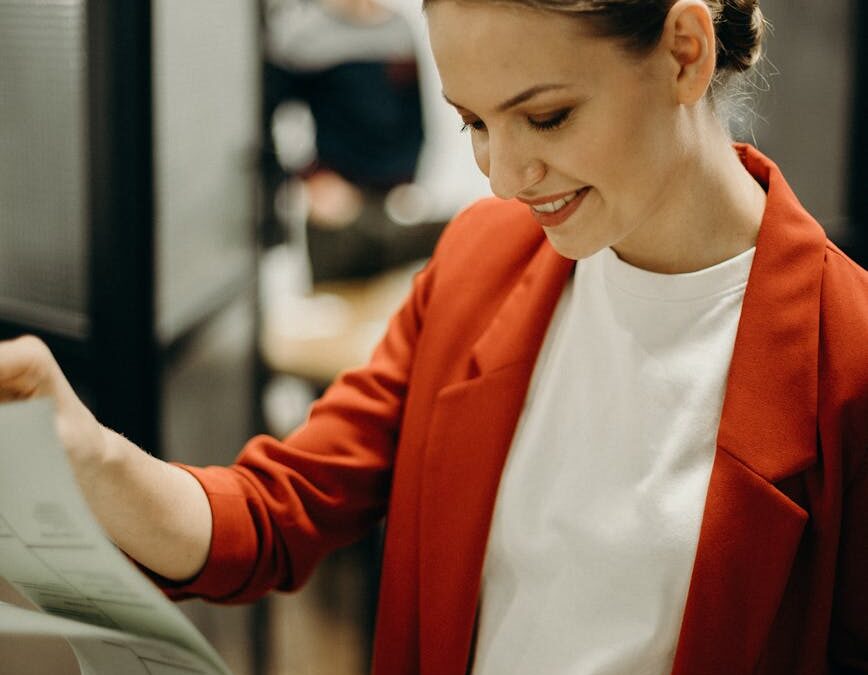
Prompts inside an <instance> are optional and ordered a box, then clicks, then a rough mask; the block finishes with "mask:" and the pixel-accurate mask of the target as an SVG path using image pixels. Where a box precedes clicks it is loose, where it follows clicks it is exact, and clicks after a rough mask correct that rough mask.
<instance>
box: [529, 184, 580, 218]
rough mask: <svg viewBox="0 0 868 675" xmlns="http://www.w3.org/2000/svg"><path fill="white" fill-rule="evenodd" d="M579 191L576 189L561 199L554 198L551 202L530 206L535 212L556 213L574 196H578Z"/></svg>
mask: <svg viewBox="0 0 868 675" xmlns="http://www.w3.org/2000/svg"><path fill="white" fill-rule="evenodd" d="M583 189H584V188H583ZM581 191H582V190H578V191H576V192H574V193H573V194H571V195H567V196H566V197H562V198H561V199H556V200H555V201H553V202H546V203H545V204H533V205H532V206H531V207H530V208H531V209H533V210H534V211H536V212H537V213H557V212H558V211H560V210H561V209H562V208H564V207H565V206H566V205H567V204H569V203H570V202H571V201H573V200H574V199H575V198H576V197H578V196H579V193H580V192H581Z"/></svg>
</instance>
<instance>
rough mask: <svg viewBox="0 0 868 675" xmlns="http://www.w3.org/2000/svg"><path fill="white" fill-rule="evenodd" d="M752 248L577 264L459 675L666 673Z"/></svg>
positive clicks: (608, 255)
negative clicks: (670, 264) (672, 266)
mask: <svg viewBox="0 0 868 675" xmlns="http://www.w3.org/2000/svg"><path fill="white" fill-rule="evenodd" d="M753 254H754V249H750V250H748V251H745V252H744V253H742V254H740V255H738V256H736V257H735V258H732V259H730V260H727V261H724V262H723V263H720V264H718V265H715V266H714V267H710V268H708V269H704V270H700V271H698V272H693V273H689V274H674V275H665V274H655V273H652V272H648V271H645V270H641V269H638V268H635V267H632V266H630V265H628V264H627V263H625V262H623V261H622V260H620V259H619V258H618V257H617V255H616V254H615V253H614V252H613V251H612V250H611V249H608V248H607V249H605V250H603V251H601V252H599V253H597V254H595V255H594V256H592V257H590V258H588V259H586V260H583V261H580V262H579V263H577V266H576V273H575V277H574V280H573V283H572V284H567V288H566V289H565V291H564V294H563V297H562V298H561V300H560V303H559V305H558V308H557V310H556V312H555V315H554V318H553V320H552V323H551V325H550V327H549V330H548V333H547V336H546V339H545V342H544V345H543V348H542V351H541V352H540V356H539V359H538V361H537V364H536V368H535V371H534V375H533V378H532V380H531V384H530V389H529V392H528V396H527V399H526V401H525V406H524V410H523V412H522V415H521V418H520V419H519V423H518V427H517V430H516V434H515V437H514V439H513V443H512V448H511V449H510V452H509V456H508V458H507V461H506V466H505V468H504V473H503V477H502V479H501V483H500V488H499V491H498V496H497V503H496V506H495V512H494V520H493V523H492V529H491V533H490V536H489V541H488V548H487V552H486V560H485V565H484V570H483V584H482V596H481V613H480V623H479V633H478V638H477V644H476V654H475V661H474V667H473V675H511V674H514V675H519V674H521V675H526V674H528V673H545V674H546V675H566V674H571V675H615V674H618V675H628V674H629V675H643V674H648V675H651V674H653V675H660V674H661V673H669V672H670V671H671V668H672V662H673V658H674V655H675V647H676V643H677V641H678V635H679V631H680V627H681V618H682V615H683V612H684V604H685V600H686V597H687V589H688V586H689V583H690V576H691V571H692V568H693V560H694V556H695V553H696V545H697V541H698V537H699V526H700V522H701V519H702V512H703V507H704V503H705V496H706V492H707V490H708V481H709V477H710V474H711V465H712V460H713V458H714V452H715V440H716V436H717V428H718V425H719V423H720V414H721V408H722V403H723V394H724V388H725V385H726V376H727V372H728V369H729V364H730V360H731V358H732V350H733V344H734V342H735V333H736V328H737V326H738V320H739V316H740V313H741V303H742V299H743V296H744V289H745V286H746V284H747V278H748V274H749V272H750V266H751V263H752V262H753Z"/></svg>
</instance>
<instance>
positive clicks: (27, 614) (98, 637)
mask: <svg viewBox="0 0 868 675" xmlns="http://www.w3.org/2000/svg"><path fill="white" fill-rule="evenodd" d="M0 634H2V635H17V636H21V637H26V638H30V637H63V638H65V639H66V640H67V641H68V642H69V643H70V645H71V646H72V649H73V651H74V652H75V655H76V658H77V659H78V662H79V666H80V667H81V671H82V675H103V674H105V673H124V674H125V675H127V674H128V675H153V674H154V673H166V674H169V673H171V674H172V675H191V674H195V673H199V674H201V675H209V674H210V673H214V672H217V671H215V670H214V667H213V665H212V664H210V663H208V662H207V661H205V660H204V659H202V658H200V657H198V656H197V655H195V654H193V653H191V652H189V651H187V650H186V649H182V648H180V647H177V646H175V645H174V644H170V643H166V642H156V641H154V640H148V639H146V638H140V637H137V636H134V635H130V634H129V633H122V632H120V631H116V630H113V629H111V628H102V627H100V626H93V625H91V624H87V623H81V622H78V621H73V620H72V619H64V618H61V617H56V616H51V615H49V614H41V613H38V612H34V611H31V610H28V609H23V608H21V607H15V606H14V605H10V604H7V603H3V602H0Z"/></svg>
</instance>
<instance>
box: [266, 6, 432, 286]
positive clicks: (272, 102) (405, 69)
mask: <svg viewBox="0 0 868 675" xmlns="http://www.w3.org/2000/svg"><path fill="white" fill-rule="evenodd" d="M265 26H266V31H265V35H266V63H265V84H264V91H265V109H264V112H265V119H266V124H267V126H269V127H272V128H274V136H275V140H276V141H279V139H280V137H281V136H282V137H283V138H284V139H286V140H285V144H286V145H289V146H290V147H287V148H283V149H282V150H283V152H281V148H280V147H278V148H276V152H272V153H269V154H268V155H267V160H268V161H267V163H266V172H267V178H266V184H267V185H268V186H270V191H271V192H272V193H273V194H276V193H278V191H279V190H280V187H281V185H282V184H284V183H285V181H286V179H287V177H288V174H291V173H293V172H294V173H295V175H296V177H298V178H301V179H302V180H303V185H304V201H305V203H306V206H307V209H306V210H307V223H306V227H307V232H306V245H307V248H308V251H309V255H310V258H311V271H312V276H313V280H314V281H321V280H325V279H334V278H344V277H354V276H369V275H371V274H373V273H375V272H379V271H382V270H383V269H384V268H386V267H389V266H391V265H394V264H397V263H399V262H404V261H406V260H411V259H417V258H424V257H427V256H428V255H430V253H431V250H432V248H433V245H434V241H436V237H437V235H438V234H439V232H440V230H441V229H442V223H440V224H438V225H437V226H436V227H435V228H433V229H432V228H429V229H430V231H429V232H427V233H426V234H427V237H423V239H422V240H419V233H418V232H417V233H412V232H411V231H410V230H409V229H407V228H405V227H402V226H401V224H400V223H395V222H392V220H391V219H390V216H389V214H388V213H387V211H386V209H385V203H386V200H387V199H388V196H389V194H390V192H391V191H392V190H393V189H394V188H396V187H398V186H405V185H407V184H410V183H411V182H412V181H413V179H414V176H415V174H416V167H417V161H418V158H419V153H420V149H421V147H422V142H423V137H424V135H423V118H422V105H421V99H420V92H419V78H418V69H417V63H416V55H415V49H416V47H415V43H414V39H413V35H412V31H411V28H410V26H409V25H408V23H407V21H405V20H404V18H403V17H402V16H401V15H400V14H399V13H397V12H394V11H392V10H391V9H388V8H386V7H384V6H382V5H380V4H379V3H377V2H374V0H282V1H280V2H272V3H269V6H268V7H267V11H266V21H265ZM289 102H294V103H297V104H298V103H302V104H305V105H306V106H307V111H308V112H307V114H306V115H305V114H301V113H300V111H299V110H298V109H297V108H295V107H292V106H287V103H289ZM287 111H290V112H289V114H281V113H282V112H283V113H285V112H287ZM275 113H277V114H276V115H275ZM281 124H282V125H284V126H285V127H289V128H288V129H280V128H279V126H280V125H281ZM293 127H296V128H293ZM299 127H300V128H299ZM305 133H307V134H309V135H310V136H313V143H312V148H311V151H310V152H309V153H308V154H309V156H305V152H304V151H303V150H302V149H301V147H300V146H305V145H306V141H307V139H304V138H302V136H303V135H304V134H305ZM276 144H277V145H279V143H276ZM281 155H282V156H281ZM288 156H289V157H288ZM398 194H400V192H398ZM269 202H270V203H274V202H275V199H274V198H273V195H272V199H270V200H269ZM277 219H278V218H277V215H276V214H275V217H274V219H273V221H274V220H277ZM420 220H421V219H420ZM413 224H420V223H415V222H414V223H413ZM272 229H274V230H275V231H276V232H279V231H280V229H281V227H280V226H279V225H278V226H276V227H275V226H273V227H272ZM413 234H415V235H416V236H415V238H414V237H413ZM278 236H279V235H278ZM417 240H419V241H417ZM402 245H403V247H404V248H405V249H407V250H403V251H397V252H395V251H393V250H392V249H394V248H396V247H397V248H400V247H401V246H402Z"/></svg>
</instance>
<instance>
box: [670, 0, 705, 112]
mask: <svg viewBox="0 0 868 675" xmlns="http://www.w3.org/2000/svg"><path fill="white" fill-rule="evenodd" d="M663 35H664V38H663V39H664V40H665V42H666V44H667V46H668V49H669V53H670V55H671V57H672V59H673V61H674V64H675V68H676V70H677V76H676V80H675V82H674V84H675V93H676V96H677V98H678V102H679V103H682V104H685V105H692V104H694V103H697V102H698V101H700V100H701V99H702V98H703V97H704V96H705V92H706V91H708V87H709V86H710V84H711V80H712V78H713V77H714V68H715V56H716V49H715V37H714V23H713V21H712V19H711V12H710V11H709V9H708V6H707V5H706V4H705V3H704V2H702V0H678V2H676V3H675V4H674V5H673V6H672V8H671V9H670V10H669V14H668V16H667V17H666V24H665V26H664V30H663Z"/></svg>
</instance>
